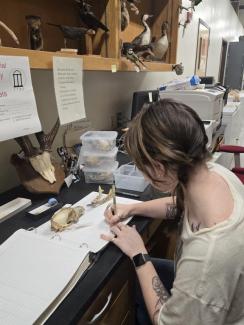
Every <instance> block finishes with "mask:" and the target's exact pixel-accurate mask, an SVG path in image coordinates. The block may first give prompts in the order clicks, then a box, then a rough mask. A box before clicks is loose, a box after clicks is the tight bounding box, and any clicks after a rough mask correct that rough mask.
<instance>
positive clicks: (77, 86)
mask: <svg viewBox="0 0 244 325" xmlns="http://www.w3.org/2000/svg"><path fill="white" fill-rule="evenodd" d="M53 77H54V89H55V95H56V102H57V106H58V114H59V119H60V124H61V125H63V124H67V123H71V122H74V121H78V120H81V119H83V118H86V111H85V105H84V96H83V60H82V59H81V58H79V59H78V58H62V57H53Z"/></svg>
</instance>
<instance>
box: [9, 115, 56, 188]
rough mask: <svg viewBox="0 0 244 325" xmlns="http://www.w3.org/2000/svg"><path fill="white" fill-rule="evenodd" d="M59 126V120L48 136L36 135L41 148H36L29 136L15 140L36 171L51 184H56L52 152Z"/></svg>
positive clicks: (41, 133) (42, 133) (43, 134)
mask: <svg viewBox="0 0 244 325" xmlns="http://www.w3.org/2000/svg"><path fill="white" fill-rule="evenodd" d="M59 125H60V123H59V119H58V120H57V121H56V123H55V125H54V126H53V128H52V130H51V131H50V132H49V133H48V134H45V133H44V132H38V133H36V134H35V136H36V138H37V140H38V142H39V145H40V148H35V147H34V146H33V145H32V143H31V140H30V138H29V137H28V136H23V137H19V138H15V140H16V141H17V143H18V144H19V145H20V147H21V149H22V151H23V153H24V158H25V159H28V160H29V162H30V164H31V166H32V167H33V168H34V170H35V171H37V172H38V173H39V174H40V175H41V176H42V177H43V178H44V179H45V180H46V181H48V182H49V183H50V184H53V183H54V182H56V177H55V168H54V166H53V165H52V162H51V156H50V151H51V146H52V143H53V141H54V138H55V136H56V134H57V132H58V129H59Z"/></svg>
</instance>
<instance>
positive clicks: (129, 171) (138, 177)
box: [114, 164, 149, 192]
mask: <svg viewBox="0 0 244 325" xmlns="http://www.w3.org/2000/svg"><path fill="white" fill-rule="evenodd" d="M114 179H115V186H116V188H118V189H119V188H120V189H124V190H131V191H137V192H143V191H144V190H145V188H146V187H147V186H148V185H149V182H148V181H146V180H145V178H144V176H143V174H142V173H141V172H140V171H139V170H138V169H137V168H136V167H135V166H134V165H128V164H127V165H122V166H120V167H119V168H118V169H117V170H115V172H114Z"/></svg>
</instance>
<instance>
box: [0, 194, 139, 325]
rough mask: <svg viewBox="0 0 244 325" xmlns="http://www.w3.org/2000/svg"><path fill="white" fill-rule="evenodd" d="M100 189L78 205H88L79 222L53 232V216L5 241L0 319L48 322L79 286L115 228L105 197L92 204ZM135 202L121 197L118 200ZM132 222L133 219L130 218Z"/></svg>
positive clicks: (0, 270)
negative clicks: (111, 226) (107, 216)
mask: <svg viewBox="0 0 244 325" xmlns="http://www.w3.org/2000/svg"><path fill="white" fill-rule="evenodd" d="M96 195H97V193H96V192H92V193H90V194H89V195H88V196H86V197H85V198H83V199H82V200H80V201H79V202H77V203H76V204H75V205H74V206H77V205H82V206H83V207H85V214H84V215H83V216H82V217H81V218H80V219H79V221H78V223H76V224H73V225H71V226H70V227H69V228H68V229H67V230H65V231H62V232H59V233H54V232H53V231H52V230H51V225H50V221H48V222H46V223H44V224H43V225H41V226H39V227H38V228H36V229H34V230H32V231H27V230H24V229H19V230H18V231H16V232H15V233H14V234H13V235H12V236H10V237H9V238H8V239H7V240H6V241H5V242H4V243H3V244H2V245H0V265H1V267H0V324H6V325H8V324H25V325H27V324H43V323H44V322H45V320H47V318H48V317H49V316H50V315H51V313H53V311H54V310H55V309H56V308H57V306H58V305H59V304H60V303H61V302H62V301H63V299H64V298H65V297H66V296H67V295H68V294H69V292H70V291H71V290H72V289H73V288H74V286H75V284H76V283H77V281H78V280H79V279H80V278H81V276H82V274H83V273H84V272H85V271H86V270H87V268H88V267H89V265H90V260H89V253H90V252H93V253H97V252H98V251H99V250H101V249H102V248H103V247H104V246H106V245H107V242H106V241H104V240H102V239H101V238H100V235H101V234H102V233H105V234H106V233H108V232H110V229H109V225H108V224H107V223H106V222H105V219H104V216H103V214H104V210H105V208H106V206H107V204H108V202H107V203H105V204H103V205H101V206H98V207H96V208H92V207H90V206H88V204H89V203H90V202H91V200H92V199H93V198H94V197H95V196H96ZM131 201H133V202H135V200H131V199H125V198H119V197H117V202H118V203H129V202H131ZM127 222H128V220H127Z"/></svg>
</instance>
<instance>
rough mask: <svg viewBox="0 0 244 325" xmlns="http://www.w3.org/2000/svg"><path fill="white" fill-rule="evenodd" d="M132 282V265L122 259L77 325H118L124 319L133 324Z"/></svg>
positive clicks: (133, 278) (133, 273)
mask: <svg viewBox="0 0 244 325" xmlns="http://www.w3.org/2000/svg"><path fill="white" fill-rule="evenodd" d="M134 280H135V272H134V269H133V266H132V263H131V262H130V260H129V259H128V258H127V257H124V258H123V261H122V263H121V264H120V265H119V266H118V268H117V269H116V271H115V272H113V273H112V274H111V275H110V278H109V280H108V282H107V283H106V284H105V285H104V287H103V288H102V289H101V291H100V292H99V294H98V295H97V297H96V299H95V300H94V301H93V302H92V303H91V305H90V307H89V308H88V310H87V311H86V312H85V314H84V315H83V317H82V318H81V319H80V321H79V323H78V324H79V325H83V324H94V325H96V324H99V325H111V324H116V325H120V324H122V323H123V321H124V320H125V318H126V317H128V319H130V320H131V324H133V321H134V282H135V281H134Z"/></svg>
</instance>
